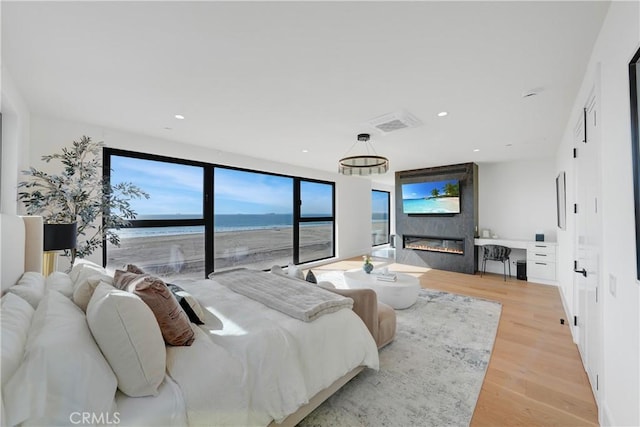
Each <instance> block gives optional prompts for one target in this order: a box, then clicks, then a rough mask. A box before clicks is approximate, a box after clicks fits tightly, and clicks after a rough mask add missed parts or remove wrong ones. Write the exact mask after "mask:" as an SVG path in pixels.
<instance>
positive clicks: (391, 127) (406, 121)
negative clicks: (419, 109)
mask: <svg viewBox="0 0 640 427" xmlns="http://www.w3.org/2000/svg"><path fill="white" fill-rule="evenodd" d="M367 124H369V125H370V126H372V127H374V128H376V129H378V130H379V131H380V133H382V134H387V133H389V132H393V131H396V130H399V129H405V128H414V127H417V126H420V125H421V124H422V122H421V121H420V119H418V118H417V117H416V116H414V115H412V114H411V113H409V112H407V111H404V110H400V111H396V112H393V113H389V114H385V115H383V116H380V117H376V118H375V119H371V120H369V121H368V122H367Z"/></svg>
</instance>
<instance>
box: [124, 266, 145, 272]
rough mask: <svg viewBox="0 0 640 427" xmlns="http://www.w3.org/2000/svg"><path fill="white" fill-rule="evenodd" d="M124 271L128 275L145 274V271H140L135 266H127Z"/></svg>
mask: <svg viewBox="0 0 640 427" xmlns="http://www.w3.org/2000/svg"><path fill="white" fill-rule="evenodd" d="M126 270H127V271H128V272H129V273H136V274H146V273H145V271H144V270H143V269H141V268H140V267H138V266H137V265H135V264H127V268H126Z"/></svg>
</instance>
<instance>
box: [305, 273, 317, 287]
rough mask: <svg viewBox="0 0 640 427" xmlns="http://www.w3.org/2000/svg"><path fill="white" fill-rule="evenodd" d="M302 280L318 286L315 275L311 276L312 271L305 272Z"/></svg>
mask: <svg viewBox="0 0 640 427" xmlns="http://www.w3.org/2000/svg"><path fill="white" fill-rule="evenodd" d="M304 280H306V281H307V282H309V283H315V284H318V279H316V275H315V274H313V271H311V270H309V271H307V275H306V277H305V278H304Z"/></svg>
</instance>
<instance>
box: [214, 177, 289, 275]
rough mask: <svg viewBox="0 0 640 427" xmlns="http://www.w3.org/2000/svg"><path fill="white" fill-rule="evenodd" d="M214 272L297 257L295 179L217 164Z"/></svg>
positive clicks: (258, 266)
mask: <svg viewBox="0 0 640 427" xmlns="http://www.w3.org/2000/svg"><path fill="white" fill-rule="evenodd" d="M213 182H214V184H213V193H214V203H213V210H214V221H213V222H214V265H213V267H214V270H215V271H221V270H224V269H228V268H233V267H248V268H253V269H258V270H264V269H268V268H271V266H273V265H274V264H277V265H287V264H289V263H290V262H292V260H293V178H290V177H285V176H279V175H271V174H265V173H259V172H253V171H246V170H239V169H231V168H224V167H216V168H215V169H214V178H213Z"/></svg>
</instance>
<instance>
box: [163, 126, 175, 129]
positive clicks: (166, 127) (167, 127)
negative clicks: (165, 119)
mask: <svg viewBox="0 0 640 427" xmlns="http://www.w3.org/2000/svg"><path fill="white" fill-rule="evenodd" d="M172 129H173V128H170V127H169V126H165V127H164V130H172Z"/></svg>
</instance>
